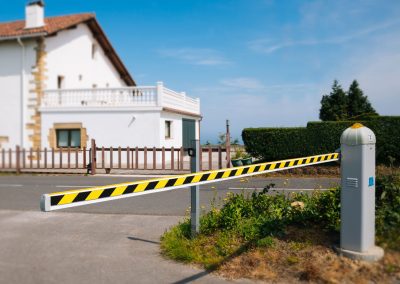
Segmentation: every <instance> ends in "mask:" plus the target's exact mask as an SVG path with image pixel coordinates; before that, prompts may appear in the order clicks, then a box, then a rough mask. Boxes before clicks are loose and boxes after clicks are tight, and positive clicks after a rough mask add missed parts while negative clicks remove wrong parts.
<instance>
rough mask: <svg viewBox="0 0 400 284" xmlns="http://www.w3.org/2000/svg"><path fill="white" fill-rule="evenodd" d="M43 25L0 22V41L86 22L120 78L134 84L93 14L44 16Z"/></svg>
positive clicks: (51, 32)
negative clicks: (26, 27) (33, 26)
mask: <svg viewBox="0 0 400 284" xmlns="http://www.w3.org/2000/svg"><path fill="white" fill-rule="evenodd" d="M44 21H45V26H44V27H40V28H32V29H25V21H24V20H22V21H15V22H8V23H0V41H1V40H8V39H13V38H18V37H35V36H52V35H55V34H57V33H58V32H60V31H62V30H65V29H68V28H72V27H74V26H76V25H78V24H81V23H86V24H87V25H88V27H89V28H90V30H91V31H92V33H93V36H94V37H95V38H96V40H97V41H98V42H99V44H100V45H101V46H102V48H103V50H104V53H105V54H106V55H107V57H108V58H109V59H110V61H111V62H112V63H113V65H114V66H115V68H116V69H117V71H118V72H119V74H120V76H121V78H122V79H123V80H124V81H125V83H126V84H127V85H128V86H136V83H135V81H134V80H133V78H132V76H131V75H130V74H129V72H128V70H127V69H126V67H125V65H124V64H123V62H122V61H121V59H120V58H119V56H118V54H117V53H116V51H115V49H114V48H113V46H112V45H111V43H110V41H109V40H108V38H107V36H106V35H105V33H104V31H103V29H102V28H101V27H100V25H99V23H98V22H97V20H96V16H95V15H94V14H90V13H86V14H74V15H67V16H58V17H49V18H45V20H44Z"/></svg>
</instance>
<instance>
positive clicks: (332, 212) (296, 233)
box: [161, 174, 400, 282]
mask: <svg viewBox="0 0 400 284" xmlns="http://www.w3.org/2000/svg"><path fill="white" fill-rule="evenodd" d="M271 189H272V186H267V187H266V188H265V189H264V190H263V191H262V192H254V193H252V194H247V195H245V194H244V193H240V194H232V193H231V194H228V195H227V197H226V198H225V199H224V201H223V204H222V207H221V208H220V209H218V208H217V206H215V202H212V208H211V210H210V211H209V212H203V215H202V217H201V219H200V234H198V235H197V236H196V237H195V238H192V237H191V235H190V220H189V219H187V220H185V221H183V222H182V223H180V224H178V225H177V226H175V227H173V228H171V229H170V230H169V231H167V232H166V233H165V234H164V235H163V236H162V238H161V249H162V253H163V254H164V255H165V256H166V257H168V258H171V259H174V260H177V261H180V262H184V263H193V264H198V265H201V266H203V267H205V268H206V269H209V270H215V271H218V273H221V274H223V275H224V276H227V277H229V278H237V277H248V278H254V279H263V280H266V279H268V280H272V281H275V280H279V281H283V280H284V279H282V278H277V277H282V275H286V276H285V277H289V278H287V279H286V280H287V281H289V282H290V281H295V280H296V281H297V280H306V281H316V282H326V281H328V280H329V279H336V280H335V281H338V282H342V281H345V282H346V281H347V282H354V281H355V282H358V281H361V282H362V281H364V280H365V281H367V280H369V279H373V280H374V281H375V280H377V281H378V280H381V279H386V280H388V279H389V280H390V281H391V280H392V279H396V278H397V277H398V278H399V279H400V178H399V176H398V175H396V174H390V175H388V176H384V177H380V178H378V179H377V185H376V200H377V202H376V206H377V207H376V231H377V242H378V244H379V245H382V246H384V247H385V248H386V256H385V258H384V259H383V260H382V261H380V262H378V263H375V264H371V265H370V264H363V263H361V262H360V263H359V262H354V261H352V260H349V259H345V258H342V257H338V256H337V255H336V254H335V253H334V252H333V250H332V245H334V244H337V243H338V242H339V230H340V188H334V189H331V190H329V191H324V192H320V191H316V192H314V193H312V194H304V193H293V194H291V195H290V196H287V195H283V194H273V195H270V194H268V192H269V191H270V190H271ZM325 263H329V265H331V267H330V268H329V269H328V268H326V267H327V265H326V264H325ZM329 265H328V266H329ZM327 277H331V278H327ZM366 277H369V278H366ZM389 280H388V281H389ZM328 282H329V281H328ZM378 282H379V281H378Z"/></svg>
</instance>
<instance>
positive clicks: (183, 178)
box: [40, 153, 339, 211]
mask: <svg viewBox="0 0 400 284" xmlns="http://www.w3.org/2000/svg"><path fill="white" fill-rule="evenodd" d="M338 159H339V153H329V154H324V155H316V156H309V157H303V158H295V159H288V160H282V161H275V162H268V163H260V164H254V165H250V166H241V167H236V168H229V169H222V170H213V171H204V172H197V173H192V174H186V175H176V176H171V177H163V178H157V179H149V180H143V181H136V182H128V183H121V184H114V185H107V186H100V187H94V188H85V189H79V190H70V191H63V192H56V193H51V194H43V195H42V197H41V200H40V208H41V210H42V211H53V210H58V209H63V208H68V207H75V206H81V205H87V204H92V203H98V202H104V201H109V200H115V199H121V198H127V197H132V196H138V195H143V194H148V193H154V192H161V191H167V190H173V189H178V188H183V187H189V186H195V185H201V184H207V183H212V182H220V181H225V180H230V179H235V178H243V177H246V176H253V175H259V174H265V173H270V172H276V171H282V170H288V169H293V168H299V167H304V166H310V165H316V164H322V163H328V162H333V161H337V160H338Z"/></svg>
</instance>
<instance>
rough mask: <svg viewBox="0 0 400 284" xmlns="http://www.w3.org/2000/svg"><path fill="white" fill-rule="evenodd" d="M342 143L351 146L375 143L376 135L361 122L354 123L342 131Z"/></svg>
mask: <svg viewBox="0 0 400 284" xmlns="http://www.w3.org/2000/svg"><path fill="white" fill-rule="evenodd" d="M340 143H341V144H345V145H349V146H356V145H368V144H375V143H376V137H375V134H374V132H373V131H372V130H371V129H369V128H368V127H365V126H364V125H362V124H361V123H354V124H353V125H352V126H351V127H349V128H347V129H346V130H345V131H344V132H343V133H342V136H341V137H340Z"/></svg>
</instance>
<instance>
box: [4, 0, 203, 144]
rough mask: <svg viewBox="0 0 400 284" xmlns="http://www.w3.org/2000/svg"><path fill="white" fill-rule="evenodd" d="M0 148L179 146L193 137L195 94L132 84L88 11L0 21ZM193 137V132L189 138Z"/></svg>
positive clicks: (30, 11) (37, 10)
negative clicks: (193, 95)
mask: <svg viewBox="0 0 400 284" xmlns="http://www.w3.org/2000/svg"><path fill="white" fill-rule="evenodd" d="M0 62H1V65H0V90H1V91H0V147H3V148H11V147H15V146H16V145H20V146H22V147H25V148H29V147H32V148H45V147H46V148H53V149H57V148H60V147H79V148H82V147H89V146H90V145H89V144H90V143H89V141H90V139H91V138H94V139H96V141H97V144H98V145H104V146H112V147H118V146H139V147H144V146H147V147H153V146H155V147H160V146H165V147H171V146H174V147H181V146H182V145H185V144H187V143H188V141H189V140H190V139H194V138H196V137H197V138H199V135H200V134H199V131H200V127H199V124H200V120H201V114H200V101H199V100H198V99H193V98H190V97H188V96H186V94H185V93H181V92H175V91H173V90H170V89H168V88H166V87H165V86H164V85H163V84H162V83H161V82H158V83H157V84H155V85H154V86H137V85H136V82H135V81H134V79H133V78H132V76H131V75H130V73H129V72H128V70H127V69H126V67H125V66H124V64H123V62H122V61H121V59H120V58H119V56H118V55H117V53H116V52H115V50H114V48H113V47H112V45H111V43H110V42H109V40H108V39H107V37H106V35H105V33H104V31H103V30H102V29H101V27H100V25H99V24H98V22H97V20H96V17H95V15H94V14H75V15H68V16H59V17H50V18H45V17H44V5H43V3H42V2H41V1H33V2H31V3H29V4H28V5H27V6H26V18H25V20H22V21H15V22H9V23H0ZM193 136H194V137H193Z"/></svg>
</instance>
